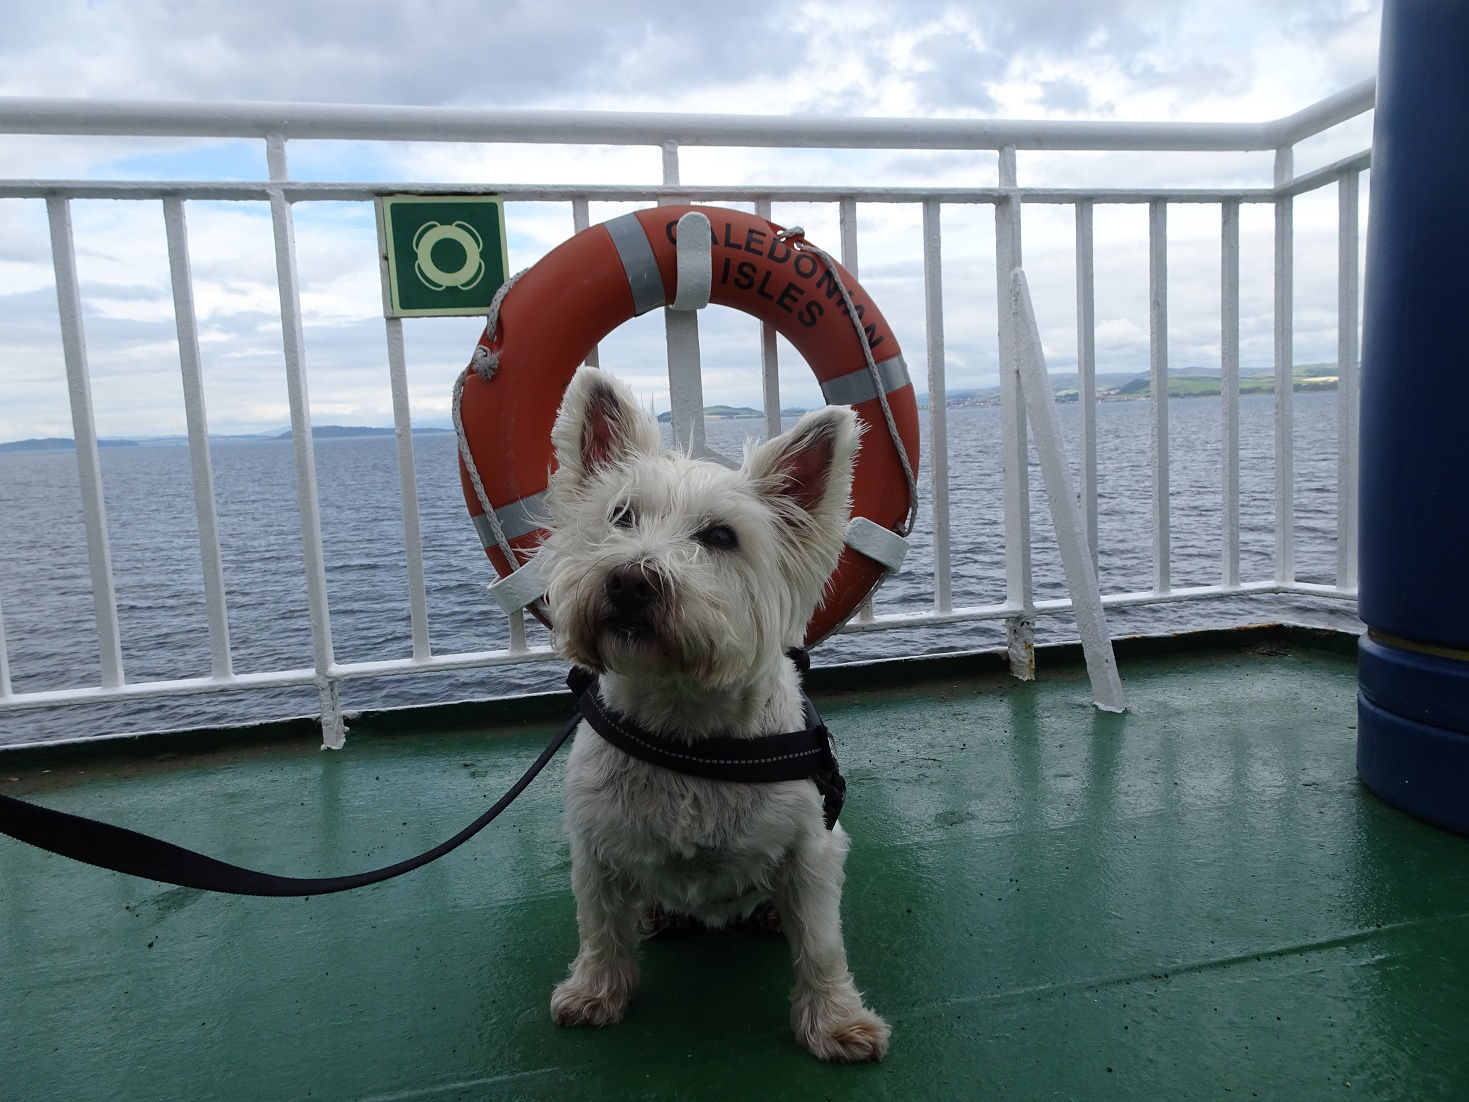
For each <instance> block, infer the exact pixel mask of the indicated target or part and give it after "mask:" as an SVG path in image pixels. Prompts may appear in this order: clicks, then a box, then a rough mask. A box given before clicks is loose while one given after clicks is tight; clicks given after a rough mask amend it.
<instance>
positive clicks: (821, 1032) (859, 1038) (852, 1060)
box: [791, 1002, 892, 1064]
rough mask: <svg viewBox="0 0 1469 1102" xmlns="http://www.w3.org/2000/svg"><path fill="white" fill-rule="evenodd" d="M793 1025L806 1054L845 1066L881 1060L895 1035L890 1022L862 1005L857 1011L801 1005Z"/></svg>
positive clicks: (795, 1011)
mask: <svg viewBox="0 0 1469 1102" xmlns="http://www.w3.org/2000/svg"><path fill="white" fill-rule="evenodd" d="M791 1025H792V1027H793V1028H794V1029H795V1031H796V1040H797V1041H799V1042H800V1043H801V1045H802V1047H803V1048H805V1049H806V1051H807V1052H809V1053H811V1055H813V1056H815V1057H816V1058H817V1059H819V1060H830V1061H832V1062H834V1063H842V1064H860V1063H864V1062H866V1061H869V1060H871V1061H876V1060H881V1059H882V1058H883V1057H884V1056H886V1055H887V1052H888V1038H889V1036H891V1034H892V1030H891V1029H890V1028H889V1026H888V1024H887V1022H885V1021H883V1020H882V1019H881V1018H879V1017H878V1016H877V1015H876V1014H874V1013H873V1012H872V1011H870V1010H868V1009H867V1008H866V1007H865V1006H863V1005H862V1004H861V1003H860V1002H857V1003H856V1005H855V1006H854V1007H849V1006H845V1005H841V1004H835V1005H834V1004H831V1003H827V1004H825V1005H817V1006H808V1007H801V1006H800V1005H798V1006H796V1007H795V1008H794V1009H793V1012H792V1014H791Z"/></svg>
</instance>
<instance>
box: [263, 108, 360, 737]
mask: <svg viewBox="0 0 1469 1102" xmlns="http://www.w3.org/2000/svg"><path fill="white" fill-rule="evenodd" d="M265 153H266V160H267V162H268V165H269V169H270V180H271V183H272V184H273V185H275V186H273V187H272V188H271V189H270V220H271V227H272V229H273V231H274V234H275V270H276V283H277V286H278V288H279V291H280V300H281V341H282V343H283V346H284V352H285V362H286V397H287V399H288V400H289V403H290V408H291V445H292V448H293V449H294V451H295V456H296V503H297V506H298V508H299V509H300V512H301V545H302V551H303V555H304V563H305V569H306V602H307V605H308V607H309V609H310V614H311V651H312V664H313V667H314V669H315V671H316V677H315V681H316V691H317V696H318V697H319V699H320V702H321V740H322V746H323V747H324V748H326V749H329V750H340V749H341V748H342V746H343V745H344V743H345V741H346V726H345V724H344V722H343V718H342V700H341V690H340V687H339V685H338V683H337V680H336V678H335V677H334V676H333V673H332V666H333V665H334V664H335V659H334V658H333V656H332V625H331V613H330V611H329V609H328V607H327V593H326V557H325V554H324V552H323V550H322V544H321V509H320V506H319V504H318V497H317V491H316V448H315V445H314V443H313V441H312V438H311V400H310V397H309V396H308V394H307V387H306V338H305V336H304V335H303V333H302V331H301V285H300V279H299V277H298V276H297V273H296V230H295V226H294V224H293V222H292V219H291V204H290V202H289V201H288V200H287V199H286V192H285V188H284V187H282V186H280V185H283V184H284V183H285V182H286V181H287V180H288V179H289V178H290V177H289V173H288V171H287V168H286V142H285V139H284V138H282V137H281V136H280V135H279V134H272V135H270V136H269V137H268V138H266V142H265Z"/></svg>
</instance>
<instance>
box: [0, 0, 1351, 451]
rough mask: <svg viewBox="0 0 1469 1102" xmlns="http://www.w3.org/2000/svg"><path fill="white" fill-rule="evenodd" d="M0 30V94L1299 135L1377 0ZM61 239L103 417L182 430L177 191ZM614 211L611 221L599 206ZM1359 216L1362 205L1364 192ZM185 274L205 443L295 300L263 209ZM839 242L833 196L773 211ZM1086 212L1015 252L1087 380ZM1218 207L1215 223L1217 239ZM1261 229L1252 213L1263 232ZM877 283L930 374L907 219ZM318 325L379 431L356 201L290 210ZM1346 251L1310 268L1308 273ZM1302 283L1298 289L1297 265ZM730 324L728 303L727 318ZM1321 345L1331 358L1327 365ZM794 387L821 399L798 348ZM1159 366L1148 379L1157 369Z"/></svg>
mask: <svg viewBox="0 0 1469 1102" xmlns="http://www.w3.org/2000/svg"><path fill="white" fill-rule="evenodd" d="M17 7H18V10H16V11H15V12H12V13H9V16H8V18H9V21H8V24H7V32H6V35H5V36H4V38H3V39H0V95H27V96H29V95H47V96H91V97H97V98H113V97H128V98H133V97H139V98H176V99H181V100H218V99H231V100H233V99H271V100H287V101H289V100H305V101H313V100H316V101H337V102H352V101H355V102H366V103H395V102H401V103H419V104H446V105H480V106H490V107H511V106H541V107H563V108H583V109H586V108H591V109H608V110H613V109H624V110H626V109H634V110H635V109H643V110H679V111H699V110H704V111H716V112H722V113H728V112H734V113H774V114H784V113H805V114H838V115H846V114H865V115H915V116H984V115H990V114H993V115H1000V116H1011V117H1063V118H1072V117H1112V118H1158V119H1189V120H1212V119H1227V120H1235V121H1240V120H1258V119H1266V118H1272V117H1278V116H1280V115H1282V114H1286V113H1288V112H1290V111H1293V110H1296V109H1298V108H1300V107H1303V106H1306V105H1307V104H1308V103H1310V102H1312V101H1313V100H1315V99H1318V98H1320V97H1321V96H1323V95H1325V94H1328V93H1330V92H1333V91H1336V90H1337V89H1339V88H1340V87H1342V86H1344V85H1345V84H1348V83H1351V82H1353V81H1355V80H1358V79H1361V78H1363V77H1365V76H1368V75H1370V73H1371V71H1372V67H1373V64H1374V62H1375V53H1376V28H1377V22H1378V5H1377V3H1376V2H1375V0H1278V2H1274V3H1266V2H1265V0H1238V2H1236V3H1234V4H1231V5H1218V4H1214V3H1209V2H1205V0H1189V2H1181V3H1177V4H1169V5H1159V4H1156V3H1151V2H1143V0H1055V2H1053V3H1050V4H1047V5H1044V6H1036V5H1015V4H1013V3H1008V2H1001V0H983V2H976V3H969V4H964V5H956V4H939V3H915V4H910V5H905V6H903V7H902V8H901V9H895V8H893V7H891V6H889V5H878V4H875V3H872V2H871V0H866V2H861V0H859V2H848V3H841V4H838V3H836V2H835V0H805V2H802V3H798V4H794V5H788V6H780V7H776V6H759V5H744V6H739V5H735V6H730V5H727V4H724V3H722V2H721V3H717V4H716V3H714V2H712V0H685V2H682V3H679V4H676V5H675V4H673V3H671V2H669V0H657V2H655V3H651V4H632V3H629V2H627V0H613V2H611V3H604V4H601V5H598V6H597V7H596V8H595V9H593V8H591V7H590V6H589V5H585V4H582V3H578V2H576V0H546V2H543V3H539V4H514V5H496V6H494V7H493V8H492V9H491V8H486V7H485V6H484V5H482V4H478V3H472V2H470V0H438V2H433V3H425V4H418V5H411V6H408V5H390V4H387V3H382V2H380V0H358V2H355V3H352V4H346V3H314V4H299V3H291V4H286V3H279V2H276V0H268V2H265V3H264V4H263V6H262V5H261V4H257V5H254V6H240V5H227V4H222V3H219V2H218V0H199V2H197V3H194V4H191V5H188V6H180V5H175V4H171V3H164V2H162V0H126V2H124V0H57V2H56V3H53V4H51V5H47V6H46V7H44V8H42V7H40V6H37V5H19V6H17ZM1365 141H1366V131H1365V128H1364V125H1363V124H1362V123H1360V122H1358V123H1355V124H1349V125H1348V126H1345V127H1341V128H1338V130H1337V131H1335V132H1333V133H1331V134H1328V135H1325V136H1323V137H1322V138H1321V139H1318V140H1316V141H1315V142H1314V143H1312V144H1311V145H1310V147H1309V148H1304V149H1303V150H1302V151H1301V152H1300V153H1299V154H1298V158H1297V161H1298V165H1300V166H1301V167H1309V165H1311V164H1316V163H1325V162H1327V161H1330V160H1333V159H1335V158H1336V157H1339V156H1341V155H1344V154H1345V153H1348V152H1352V151H1354V150H1356V149H1360V148H1362V146H1363V144H1364V142H1365ZM291 163H292V167H293V170H294V171H295V172H296V173H298V174H299V175H302V176H304V177H309V178H315V179H363V180H395V179H396V180H403V181H415V180H416V181H446V182H455V181H464V182H474V183H505V184H510V183H516V182H544V181H549V182H591V183H602V182H628V183H638V184H647V185H652V184H656V183H657V182H658V181H659V179H660V175H661V165H660V158H659V154H658V151H657V150H649V149H623V148H592V149H568V148H562V147H556V146H540V145H534V146H500V147H478V146H474V145H468V144H465V145H438V144H427V145H417V144H412V143H403V144H397V145H383V146H371V147H357V148H349V147H347V146H345V145H344V144H343V143H307V142H301V143H293V144H292V152H291ZM0 166H3V167H0V177H10V178H31V177H40V178H58V179H66V178H88V177H91V178H135V177H139V176H141V177H144V178H148V177H158V176H163V175H166V174H172V175H175V176H178V177H182V178H194V179H198V178H226V179H227V178H232V177H233V178H244V179H259V178H260V177H261V176H262V175H263V174H264V162H263V156H262V153H261V147H260V143H257V142H221V141H210V142H187V141H181V140H174V139H143V140H133V139H118V138H109V139H73V138H63V137H49V138H41V137H37V138H23V139H19V140H13V139H7V141H6V146H5V151H4V153H3V154H0ZM681 170H682V178H683V180H684V182H685V183H686V184H693V185H697V184H698V183H699V182H701V181H707V182H722V183H753V182H765V183H769V184H782V183H800V182H813V181H815V182H822V183H836V182H846V183H855V184H868V183H888V184H894V185H906V184H923V183H941V182H947V183H951V184H954V185H955V186H961V185H972V184H976V183H978V184H990V183H993V182H994V181H995V171H996V170H995V157H994V154H992V153H940V152H896V151H881V152H876V153H859V152H843V151H800V150H794V151H782V152H776V151H764V150H755V151H750V150H727V149H720V150H715V149H702V148H691V149H686V150H684V151H682V155H681ZM1269 171H1270V169H1269V155H1268V154H1260V155H1254V154H1244V155H1236V154H1228V155H1211V156H1201V155H1196V154H1176V155H1156V154H1126V153H1111V154H1109V153H1097V154H1089V153H1088V154H1050V153H1041V152H1034V153H1022V155H1021V158H1020V174H1021V181H1022V183H1026V184H1038V183H1050V184H1055V185H1058V186H1094V185H1105V184H1132V185H1135V184H1137V183H1139V182H1141V181H1151V182H1153V183H1157V184H1165V185H1169V186H1173V185H1180V186H1186V185H1189V184H1198V183H1200V182H1208V183H1220V184H1223V183H1234V182H1238V181H1241V180H1246V179H1248V180H1250V181H1251V182H1255V183H1260V182H1265V181H1268V178H1269ZM1298 206H1299V208H1300V210H1299V213H1298V216H1297V224H1296V228H1297V257H1298V266H1299V268H1300V270H1301V272H1302V278H1300V279H1298V285H1297V334H1296V347H1297V354H1298V358H1301V359H1325V358H1329V355H1328V353H1330V345H1331V341H1332V340H1334V336H1333V334H1332V325H1331V321H1330V319H1331V317H1332V316H1333V310H1334V305H1333V304H1334V295H1335V288H1334V283H1333V282H1332V280H1333V279H1334V274H1333V273H1334V265H1335V259H1334V256H1335V254H1334V247H1335V242H1334V237H1333V233H1334V230H1333V228H1332V227H1334V217H1335V215H1334V209H1330V210H1328V209H1325V208H1326V207H1331V206H1332V204H1326V205H1325V207H1323V206H1322V205H1321V204H1314V203H1312V202H1306V201H1303V202H1302V203H1300V204H1298ZM75 207H76V210H75V213H74V220H75V223H76V240H77V254H78V268H79V274H80V279H81V283H82V291H83V299H84V307H85V308H84V322H85V324H86V331H87V341H88V355H89V361H90V365H91V371H92V376H93V385H94V390H95V392H96V402H95V405H96V409H97V421H98V427H99V431H101V432H102V434H103V435H123V434H125V433H129V432H133V433H139V432H143V431H156V432H172V431H179V430H180V429H181V427H182V424H183V417H182V408H181V402H180V399H179V389H180V388H179V383H178V368H177V348H176V338H175V335H174V323H173V304H172V297H171V290H170V285H169V279H168V264H167V258H166V256H165V255H164V252H163V235H162V219H161V215H160V212H159V206H158V204H157V203H156V202H152V201H150V202H143V203H114V202H98V203H79V204H75ZM619 209H620V208H616V207H614V206H612V205H608V204H594V206H593V211H592V217H593V219H594V220H602V219H604V218H607V217H610V216H612V215H613V214H615V213H617V212H618V210H619ZM1363 209H1364V210H1365V193H1364V202H1363ZM1256 213H1257V212H1248V214H1249V217H1248V218H1247V220H1246V225H1247V231H1246V233H1245V235H1244V251H1245V276H1246V278H1245V280H1244V282H1243V285H1242V317H1243V319H1244V322H1245V325H1246V332H1245V334H1244V337H1243V342H1242V352H1243V355H1244V356H1245V358H1246V359H1247V360H1249V359H1250V358H1251V357H1254V358H1257V359H1258V358H1261V357H1263V359H1264V360H1265V361H1266V362H1268V359H1269V356H1270V354H1271V344H1270V338H1269V335H1268V328H1269V319H1270V298H1271V291H1270V284H1269V279H1270V273H1271V269H1270V266H1269V256H1270V244H1269V224H1268V218H1266V219H1265V220H1264V221H1260V220H1259V219H1258V218H1256ZM188 214H189V235H190V245H191V258H192V267H193V289H194V296H195V301H196V306H197V312H198V317H199V326H200V342H201V347H202V355H203V360H204V370H205V379H206V393H207V398H208V403H209V415H210V421H211V425H212V426H213V427H215V428H216V429H219V430H224V431H230V430H246V429H250V430H253V429H262V428H280V427H283V425H284V422H285V419H286V412H285V409H286V406H285V394H284V384H283V383H282V382H281V381H280V376H281V366H280V364H281V358H282V356H281V335H280V312H279V299H278V295H277V291H276V285H275V257H274V251H273V246H272V244H271V237H270V225H269V218H268V211H267V210H266V208H265V207H264V205H263V204H261V203H225V202H219V203H212V202H211V203H203V202H190V203H189V204H188ZM1205 215H1206V217H1205V220H1204V222H1203V223H1196V222H1194V221H1191V220H1190V219H1191V214H1186V213H1183V212H1181V211H1176V212H1175V214H1174V215H1173V223H1172V224H1171V225H1170V295H1171V301H1170V320H1171V323H1172V324H1171V328H1172V330H1173V332H1172V337H1171V350H1172V357H1173V363H1174V364H1175V366H1183V365H1185V364H1191V363H1193V362H1195V360H1207V359H1209V358H1210V357H1215V358H1217V355H1218V342H1219V334H1218V332H1217V329H1218V321H1217V298H1218V287H1217V280H1218V242H1217V232H1218V231H1217V211H1216V210H1214V209H1213V208H1210V209H1209V210H1208V211H1206V212H1205ZM775 217H776V219H777V220H778V221H785V222H787V223H789V222H795V221H800V222H802V223H803V224H804V225H806V227H807V230H808V233H809V234H810V236H811V237H812V238H813V239H815V240H818V241H821V242H823V243H825V244H827V245H828V246H829V247H831V248H833V249H835V248H836V247H837V230H836V221H835V212H834V210H833V209H832V208H830V207H799V206H794V205H785V206H782V205H779V204H778V205H777V209H776V211H775ZM1069 219H1070V212H1069V211H1068V210H1065V209H1063V208H1055V209H1051V210H1035V211H1030V212H1027V228H1026V238H1025V252H1026V264H1027V267H1028V269H1030V270H1031V272H1032V286H1033V288H1034V289H1035V290H1036V292H1037V299H1038V301H1037V309H1038V312H1039V313H1040V314H1041V324H1042V327H1043V339H1044V341H1045V344H1046V348H1047V350H1048V355H1050V356H1051V358H1052V366H1053V367H1055V368H1057V369H1062V368H1064V367H1066V366H1068V364H1069V363H1070V362H1072V361H1074V356H1075V352H1074V348H1075V336H1074V324H1075V316H1074V289H1073V280H1074V273H1073V259H1072V244H1071V238H1070V233H1071V230H1070V222H1069ZM1208 219H1215V220H1216V221H1215V222H1214V223H1212V224H1210V223H1209V222H1208ZM1251 219H1254V220H1253V221H1251ZM858 221H859V228H860V245H859V249H860V262H861V264H860V267H861V275H862V278H863V281H864V283H865V284H866V285H867V287H868V289H869V290H870V291H871V292H872V293H873V294H874V296H875V297H876V298H877V300H878V301H879V302H880V304H881V305H882V308H883V310H884V313H886V314H887V315H888V317H889V320H890V321H891V322H892V323H893V324H894V325H895V327H897V329H898V331H899V334H900V339H901V341H902V343H903V346H904V349H905V351H906V352H907V354H908V359H909V362H910V365H912V368H913V370H914V374H915V377H918V378H922V377H923V376H924V374H925V372H924V356H925V352H926V346H925V333H924V331H923V330H924V300H923V276H922V257H921V249H920V245H919V221H920V218H919V212H918V211H917V209H916V208H914V207H911V206H895V205H888V204H875V203H872V204H864V205H863V206H862V207H861V208H860V209H859V219H858ZM944 222H945V226H944V228H945V237H944V242H943V250H944V253H943V281H944V301H945V304H946V307H947V310H948V313H947V316H946V318H945V347H946V354H947V358H948V375H949V384H950V386H951V387H958V386H967V385H980V384H983V383H985V382H987V381H989V379H990V378H992V376H993V372H994V357H995V352H994V334H995V327H996V321H995V316H996V309H997V307H996V303H995V298H996V294H995V272H994V261H993V212H992V210H991V209H990V208H988V207H972V208H969V207H965V208H960V207H950V208H946V210H945V213H944ZM571 228H572V227H571V222H570V212H569V209H568V207H567V206H566V205H565V204H512V207H511V223H510V248H511V253H512V256H511V260H512V264H513V265H514V266H517V267H518V266H521V265H523V264H527V263H530V262H531V261H533V260H534V259H536V258H537V257H539V256H541V255H543V254H544V253H545V252H546V251H547V250H548V249H550V248H551V247H553V246H554V245H555V244H556V243H557V242H558V241H560V240H562V239H564V238H565V237H566V236H568V235H569V234H570V232H571ZM296 235H297V242H298V250H299V257H298V262H299V269H300V277H301V289H302V299H301V301H302V309H303V327H304V332H305V337H306V352H307V360H308V366H309V369H310V378H311V383H310V387H311V400H312V407H313V412H314V414H315V415H316V416H318V417H320V418H323V419H329V420H354V421H356V420H360V421H372V422H375V423H379V424H381V423H386V421H387V418H388V417H389V416H390V414H389V409H390V407H389V401H388V390H387V382H386V378H387V376H386V351H385V346H384V335H383V326H382V322H381V321H380V320H379V319H380V295H379V290H378V272H377V261H376V256H375V253H376V241H375V232H374V229H373V226H372V223H371V217H370V214H369V213H368V212H367V211H366V208H365V207H357V208H355V209H353V208H348V207H345V206H343V205H340V204H324V203H303V204H298V206H297V208H296ZM1097 248H1098V260H1097V268H1098V318H1099V319H1101V320H1100V322H1099V328H1098V334H1097V348H1098V355H1099V357H1100V358H1101V359H1102V364H1101V367H1102V369H1103V370H1108V369H1119V370H1120V369H1125V368H1126V367H1127V366H1129V365H1130V366H1132V367H1137V368H1139V369H1141V367H1144V366H1145V364H1146V353H1147V330H1146V320H1147V303H1146V278H1147V253H1146V217H1145V212H1144V209H1143V208H1141V207H1135V208H1131V209H1130V210H1126V211H1118V212H1108V213H1107V215H1106V216H1105V217H1104V215H1103V212H1102V211H1101V210H1100V209H1099V212H1098V219H1097ZM1323 257H1324V258H1325V260H1322V259H1321V258H1323ZM1307 274H1309V278H1307ZM725 313H728V312H725ZM701 325H702V329H703V332H704V336H705V354H704V360H705V367H706V373H707V381H706V395H707V396H708V397H709V398H710V400H731V401H737V402H739V403H740V404H755V403H756V402H757V401H758V396H759V386H758V381H757V380H756V379H755V374H754V364H755V363H756V362H757V360H758V350H757V345H756V342H755V340H754V337H753V325H752V324H751V323H749V322H748V321H747V319H743V318H739V317H737V316H734V315H729V316H727V317H720V316H717V315H716V314H715V313H714V312H712V311H711V312H710V313H708V314H707V315H706V316H705V318H704V319H702V320H701ZM405 331H406V333H407V338H408V359H409V385H410V393H411V395H412V400H413V405H414V415H415V417H417V418H420V419H435V420H437V419H441V418H443V417H445V416H447V406H448V397H447V392H448V382H449V380H451V379H452V377H453V375H454V374H455V373H456V372H457V371H458V369H459V368H460V367H461V366H462V365H463V363H464V361H465V359H466V358H467V355H468V353H469V351H470V349H471V348H472V346H473V342H474V339H475V336H476V334H477V331H478V323H477V322H475V321H474V319H453V320H437V321H423V322H411V323H409V324H407V325H406V326H405ZM1323 350H1324V351H1323ZM782 355H783V365H784V366H783V376H785V377H787V379H788V381H787V383H785V384H783V385H784V390H785V394H784V397H785V398H786V400H787V401H790V402H797V401H799V402H803V403H804V402H811V401H815V400H816V399H815V392H814V387H813V386H812V385H811V384H810V382H809V379H808V378H807V377H806V376H805V374H804V369H803V368H802V367H801V365H800V364H799V362H798V360H797V358H796V357H795V355H794V353H793V352H791V350H790V349H789V348H786V349H785V350H784V351H783V354H782ZM1140 356H1141V357H1142V359H1141V360H1139V357H1140ZM662 357H663V352H662V326H661V324H660V323H658V322H657V319H656V318H655V319H652V320H649V319H641V320H640V321H639V322H638V323H637V324H634V325H629V326H626V327H624V329H623V330H620V331H619V332H618V333H616V334H614V335H612V336H611V337H610V338H609V339H608V341H607V342H606V345H605V348H604V361H603V362H604V363H608V364H612V365H614V366H616V368H617V369H618V370H619V373H622V374H625V375H626V376H627V377H628V378H630V379H631V380H632V381H633V383H634V386H635V387H637V388H639V392H640V393H647V394H651V395H655V396H657V397H658V400H659V402H660V403H661V402H662V401H663V398H662V395H663V393H664V391H665V390H666V379H665V378H664V369H663V366H662ZM70 433H71V427H70V414H69V412H68V407H67V403H66V397H65V384H64V373H63V371H62V367H61V350H60V340H59V337H58V335H57V320H56V299H55V291H54V286H53V280H52V267H51V259H50V246H49V240H48V234H47V229H46V224H45V213H44V207H43V205H42V204H41V203H40V202H39V201H37V200H27V201H19V200H0V439H10V438H14V437H17V436H43V435H70Z"/></svg>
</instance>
